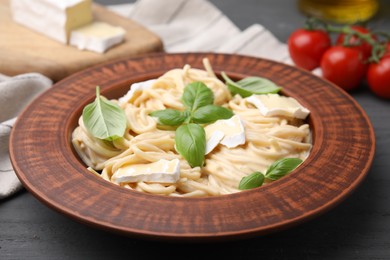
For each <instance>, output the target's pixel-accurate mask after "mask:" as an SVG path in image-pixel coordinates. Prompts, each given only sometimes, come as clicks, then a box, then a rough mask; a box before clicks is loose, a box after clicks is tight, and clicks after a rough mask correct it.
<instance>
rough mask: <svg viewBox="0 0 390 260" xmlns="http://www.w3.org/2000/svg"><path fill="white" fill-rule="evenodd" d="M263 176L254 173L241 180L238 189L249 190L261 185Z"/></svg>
mask: <svg viewBox="0 0 390 260" xmlns="http://www.w3.org/2000/svg"><path fill="white" fill-rule="evenodd" d="M263 182H264V175H263V174H262V173H261V172H254V173H251V174H249V175H248V176H245V177H244V178H242V179H241V181H240V184H239V185H238V189H240V190H250V189H253V188H257V187H260V186H261V185H263Z"/></svg>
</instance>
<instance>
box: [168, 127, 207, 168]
mask: <svg viewBox="0 0 390 260" xmlns="http://www.w3.org/2000/svg"><path fill="white" fill-rule="evenodd" d="M175 142H176V150H177V151H178V152H179V153H180V154H181V155H182V156H183V157H184V158H185V159H186V160H187V162H188V163H189V164H190V165H191V167H196V166H202V165H203V163H204V154H205V150H206V134H205V131H204V129H203V127H201V126H200V125H198V124H193V123H191V124H188V125H181V126H179V127H178V128H177V129H176V134H175Z"/></svg>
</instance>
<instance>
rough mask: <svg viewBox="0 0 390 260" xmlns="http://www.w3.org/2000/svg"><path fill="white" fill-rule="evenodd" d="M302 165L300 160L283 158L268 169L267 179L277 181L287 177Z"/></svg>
mask: <svg viewBox="0 0 390 260" xmlns="http://www.w3.org/2000/svg"><path fill="white" fill-rule="evenodd" d="M301 163H302V159H300V158H283V159H279V160H277V161H275V162H274V163H273V164H271V166H270V167H269V168H268V169H267V171H266V173H265V178H267V179H269V180H272V181H276V180H279V179H280V178H282V177H283V176H285V175H287V174H288V173H290V172H291V171H293V170H294V169H295V168H297V167H298V165H300V164H301Z"/></svg>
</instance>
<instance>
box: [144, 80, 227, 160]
mask: <svg viewBox="0 0 390 260" xmlns="http://www.w3.org/2000/svg"><path fill="white" fill-rule="evenodd" d="M181 100H182V101H183V104H184V106H185V107H186V110H185V111H178V110H174V109H164V110H157V111H153V112H152V113H150V114H149V115H150V116H152V117H156V118H157V120H158V123H159V124H161V125H168V126H178V128H177V129H176V135H175V142H176V150H177V151H178V153H180V154H181V155H182V156H183V157H184V158H185V159H186V160H187V161H188V163H189V164H190V165H191V167H197V166H202V165H203V163H204V154H205V151H206V134H205V132H204V129H203V127H201V126H200V125H199V124H209V123H213V122H215V121H217V120H219V119H229V118H231V117H232V116H233V112H232V111H231V110H229V109H227V108H224V107H220V106H216V105H213V103H214V94H213V92H212V91H211V89H209V88H208V87H207V86H206V85H205V84H204V83H202V82H193V83H190V84H188V85H187V86H186V87H185V88H184V91H183V95H182V98H181Z"/></svg>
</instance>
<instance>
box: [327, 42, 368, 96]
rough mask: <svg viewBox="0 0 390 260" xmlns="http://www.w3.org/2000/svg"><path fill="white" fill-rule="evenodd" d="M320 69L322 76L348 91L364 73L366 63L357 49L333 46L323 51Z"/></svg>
mask: <svg viewBox="0 0 390 260" xmlns="http://www.w3.org/2000/svg"><path fill="white" fill-rule="evenodd" d="M321 69H322V73H323V76H324V78H326V79H328V80H329V81H331V82H333V83H335V84H336V85H338V86H339V87H341V88H343V89H344V90H346V91H350V90H352V89H354V88H356V87H357V86H358V85H359V83H360V82H361V81H362V79H363V78H364V76H365V75H366V72H367V64H366V63H365V62H364V59H363V57H362V53H361V51H360V50H359V49H356V48H351V47H345V46H333V47H331V48H330V49H328V50H327V51H326V52H325V53H324V55H323V57H322V60H321Z"/></svg>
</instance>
